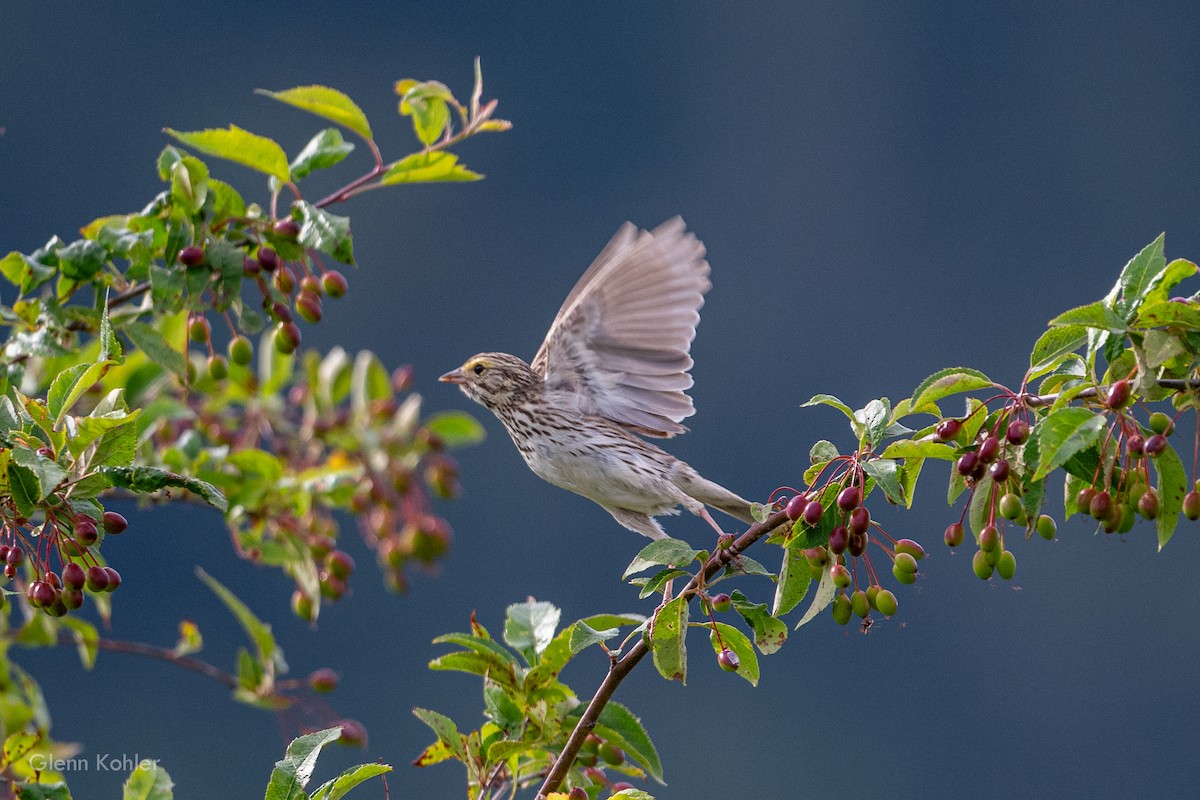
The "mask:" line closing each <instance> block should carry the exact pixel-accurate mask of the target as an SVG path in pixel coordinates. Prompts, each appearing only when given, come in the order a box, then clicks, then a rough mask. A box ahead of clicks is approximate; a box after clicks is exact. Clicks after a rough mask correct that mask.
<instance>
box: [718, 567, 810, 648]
mask: <svg viewBox="0 0 1200 800" xmlns="http://www.w3.org/2000/svg"><path fill="white" fill-rule="evenodd" d="M787 549H793V548H787ZM801 557H802V558H803V555H802V556H801ZM732 600H733V609H734V610H735V611H737V612H738V614H739V615H741V617H742V619H744V620H746V624H747V625H749V626H750V628H751V630H753V631H754V644H755V645H757V646H758V649H759V650H761V651H762V653H763V655H770V654H771V653H774V652H775V651H776V650H778V649H779V648H781V647H783V643H784V642H786V641H787V625H784V624H783V623H782V622H780V621H779V620H778V619H776V618H775V617H773V616H772V615H771V613H770V612H769V611H767V604H766V603H752V602H750V601H749V600H747V599H746V595H744V594H742V593H741V592H739V591H734V592H733V594H732Z"/></svg>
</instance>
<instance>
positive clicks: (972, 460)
mask: <svg viewBox="0 0 1200 800" xmlns="http://www.w3.org/2000/svg"><path fill="white" fill-rule="evenodd" d="M977 466H979V455H978V454H977V453H976V452H975V451H974V450H969V451H967V452H966V453H963V454H962V455H961V456H959V458H958V464H957V466H956V467H955V468H956V469H957V470H958V474H959V475H962V476H964V477H965V476H967V475H970V474H971V473H972V472H974V471H975V468H976V467H977Z"/></svg>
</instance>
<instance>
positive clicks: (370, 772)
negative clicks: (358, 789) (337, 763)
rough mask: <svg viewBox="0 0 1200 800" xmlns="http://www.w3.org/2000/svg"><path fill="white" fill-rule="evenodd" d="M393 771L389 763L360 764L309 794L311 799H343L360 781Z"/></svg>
mask: <svg viewBox="0 0 1200 800" xmlns="http://www.w3.org/2000/svg"><path fill="white" fill-rule="evenodd" d="M391 771H392V768H391V767H389V766H388V765H387V764H359V765H358V766H357V767H350V768H349V769H347V770H346V771H345V772H343V773H342V774H341V775H338V776H337V777H336V778H334V779H333V780H331V781H327V782H326V783H323V784H321V786H320V788H318V789H317V790H316V791H315V792H313V793H312V794H311V795H309V798H310V800H341V798H342V797H345V796H346V793H347V792H349V791H350V790H351V789H353V788H354V787H355V786H358V785H359V784H360V783H363V782H364V781H368V780H370V779H371V778H374V777H375V776H376V775H384V774H386V773H388V772H391Z"/></svg>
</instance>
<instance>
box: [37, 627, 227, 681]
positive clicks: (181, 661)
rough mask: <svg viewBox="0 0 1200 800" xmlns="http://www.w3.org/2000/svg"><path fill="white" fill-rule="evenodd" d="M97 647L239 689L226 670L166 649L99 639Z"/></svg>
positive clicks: (118, 640)
mask: <svg viewBox="0 0 1200 800" xmlns="http://www.w3.org/2000/svg"><path fill="white" fill-rule="evenodd" d="M74 642H75V640H74V638H70V639H63V640H60V643H62V644H67V643H74ZM96 647H97V648H98V649H100V650H109V651H112V652H114V653H131V654H133V655H136V656H149V657H150V658H157V659H158V660H160V661H166V662H167V663H169V664H174V665H176V666H178V667H183V668H184V669H190V670H192V671H193V672H199V673H200V674H201V675H203V676H204V677H206V678H211V679H213V680H214V681H216V682H217V683H220V684H222V685H224V686H226V687H227V688H229V689H236V688H238V679H237V678H236V677H234V676H233V675H230V674H229V673H228V672H225V671H224V670H222V669H220V668H218V667H214V666H213V665H212V664H209V663H208V662H207V661H201V660H200V659H198V658H192V657H191V656H184V655H180V654H178V653H176V652H175V651H174V650H171V649H169V648H166V647H157V646H155V645H152V644H143V643H142V642H127V641H123V640H120V639H98V640H97V641H96Z"/></svg>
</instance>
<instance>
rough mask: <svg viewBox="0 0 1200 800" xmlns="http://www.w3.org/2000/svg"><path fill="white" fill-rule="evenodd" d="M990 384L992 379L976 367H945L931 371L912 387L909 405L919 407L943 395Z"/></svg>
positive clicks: (968, 390)
mask: <svg viewBox="0 0 1200 800" xmlns="http://www.w3.org/2000/svg"><path fill="white" fill-rule="evenodd" d="M992 385H993V384H992V379H991V378H989V377H988V376H987V375H984V374H983V373H982V372H980V371H979V370H977V369H970V368H968V367H947V368H946V369H942V370H938V371H937V372H935V373H933V374H932V375H930V376H929V377H928V378H926V379H925V380H923V381H921V383H920V384H919V385H918V386H917V388H916V389H913V393H912V400H911V401H910V402H909V407H910V408H914V409H915V408H921V407H922V406H924V405H925V404H927V403H936V402H937V401H938V400H941V399H942V398H943V397H949V396H950V395H954V394H959V393H961V392H972V391H975V390H976V389H986V388H988V387H990V386H992Z"/></svg>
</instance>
